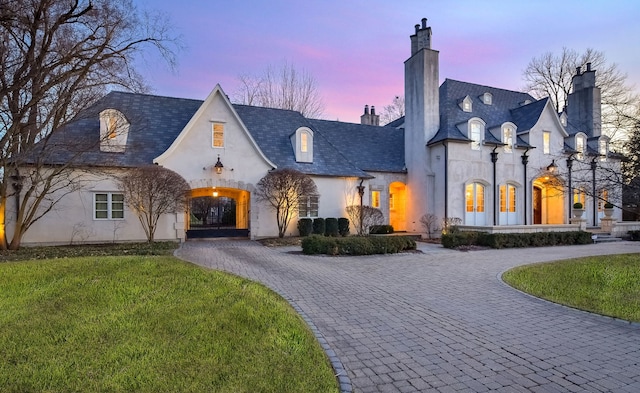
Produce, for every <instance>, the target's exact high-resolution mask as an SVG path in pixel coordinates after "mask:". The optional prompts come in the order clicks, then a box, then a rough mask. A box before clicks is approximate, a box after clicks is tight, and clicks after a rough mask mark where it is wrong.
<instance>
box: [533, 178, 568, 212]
mask: <svg viewBox="0 0 640 393" xmlns="http://www.w3.org/2000/svg"><path fill="white" fill-rule="evenodd" d="M564 198H565V196H564V189H563V187H562V182H561V181H560V180H559V179H558V178H555V177H552V176H543V177H539V178H537V179H536V180H535V181H534V182H533V192H532V201H531V202H532V215H533V217H532V218H533V220H532V221H533V223H534V224H564V221H565V203H564V201H565V199H564Z"/></svg>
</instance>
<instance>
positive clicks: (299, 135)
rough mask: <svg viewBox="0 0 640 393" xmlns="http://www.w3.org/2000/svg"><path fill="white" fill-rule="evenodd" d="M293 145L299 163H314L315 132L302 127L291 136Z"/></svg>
mask: <svg viewBox="0 0 640 393" xmlns="http://www.w3.org/2000/svg"><path fill="white" fill-rule="evenodd" d="M291 144H292V145H293V148H294V150H295V152H296V161H297V162H313V131H311V129H309V128H307V127H300V128H298V129H297V130H296V132H295V134H293V135H291Z"/></svg>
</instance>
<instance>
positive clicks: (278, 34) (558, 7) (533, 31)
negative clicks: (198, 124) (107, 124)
mask: <svg viewBox="0 0 640 393" xmlns="http://www.w3.org/2000/svg"><path fill="white" fill-rule="evenodd" d="M134 2H135V3H136V4H137V5H138V6H139V7H140V8H141V9H143V8H148V9H156V10H159V11H162V12H164V13H166V14H167V15H168V16H169V18H170V20H171V24H172V26H173V28H174V31H175V33H176V34H179V35H181V36H182V42H183V43H184V45H185V49H184V50H182V51H181V52H180V53H179V64H178V67H177V69H176V71H175V72H171V71H169V70H168V69H167V67H165V66H163V65H162V64H161V62H159V61H156V60H154V59H153V58H150V59H147V61H146V62H145V63H143V65H142V66H141V67H140V71H141V73H142V74H143V76H144V77H145V78H146V79H147V81H148V82H149V84H150V85H151V87H152V89H153V93H154V94H159V95H167V96H173V97H185V98H196V99H204V98H206V97H207V95H208V94H209V92H210V91H211V90H212V89H213V87H214V86H215V85H216V84H217V83H219V84H220V85H221V86H222V88H223V90H224V91H225V92H226V93H227V94H228V95H233V92H234V91H235V90H236V89H237V87H238V81H237V80H238V76H239V75H240V74H259V73H260V72H261V71H263V70H264V69H265V68H266V67H267V66H268V65H274V66H278V65H281V64H283V63H284V62H289V63H292V64H293V65H294V66H295V67H296V68H297V69H300V70H302V69H304V70H306V71H308V72H309V73H311V74H312V75H313V76H314V77H315V78H316V81H317V84H318V87H319V90H320V93H321V95H322V97H323V100H324V103H325V111H324V116H323V118H325V119H329V120H341V121H347V122H359V119H360V115H361V114H362V111H363V108H364V105H365V104H368V105H375V106H376V108H377V109H378V112H380V110H382V108H383V107H384V106H385V105H388V104H390V103H391V101H392V99H393V97H394V96H395V95H401V94H403V83H404V82H403V70H404V61H405V60H406V59H407V58H408V57H409V55H410V41H409V36H410V35H411V34H413V33H414V25H416V24H419V23H420V20H421V19H422V18H423V17H426V18H427V19H428V25H429V26H431V27H432V29H433V39H432V48H433V49H435V50H438V51H439V52H440V80H441V82H442V81H443V80H444V79H445V78H450V79H457V80H461V81H465V82H472V83H478V84H483V85H489V86H494V87H500V88H505V89H511V90H521V89H522V87H523V85H524V82H523V79H522V71H523V69H524V68H525V67H526V66H527V64H528V63H529V61H530V60H531V59H532V58H533V57H534V56H539V55H541V54H543V53H545V52H549V51H551V52H553V53H560V51H561V50H562V48H563V47H567V48H571V49H575V50H578V51H584V50H585V49H587V48H594V49H597V50H601V51H603V52H605V54H606V56H607V59H608V60H609V61H610V62H615V63H617V64H618V66H619V68H620V69H621V70H622V71H623V72H625V73H627V74H628V76H629V81H630V83H631V84H633V85H635V86H636V90H638V89H640V22H638V19H639V17H640V1H638V0H601V1H600V0H598V1H595V0H594V1H584V0H583V1H577V0H563V1H558V0H555V1H547V0H536V1H514V0H486V1H474V0H458V1H452V0H406V1H405V0H397V1H390V0H368V1H361V0H340V1H336V0H325V1H299V0H269V1H258V0H255V1H249V0H234V1H223V0H213V1H206V0H182V1H175V0H172V1H169V0H134ZM596 71H597V70H596Z"/></svg>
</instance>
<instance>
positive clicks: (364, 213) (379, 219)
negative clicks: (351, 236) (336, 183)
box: [347, 205, 384, 236]
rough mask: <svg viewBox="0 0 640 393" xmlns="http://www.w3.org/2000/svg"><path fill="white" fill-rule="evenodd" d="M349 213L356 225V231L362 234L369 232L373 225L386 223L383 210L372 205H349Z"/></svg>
mask: <svg viewBox="0 0 640 393" xmlns="http://www.w3.org/2000/svg"><path fill="white" fill-rule="evenodd" d="M347 215H348V216H349V219H350V220H351V222H352V223H353V224H354V225H355V226H356V232H357V233H358V235H360V236H365V235H367V234H369V229H371V227H372V226H374V225H382V224H384V214H382V211H381V210H380V209H376V208H375V207H371V206H360V205H350V206H347ZM361 219H362V221H361Z"/></svg>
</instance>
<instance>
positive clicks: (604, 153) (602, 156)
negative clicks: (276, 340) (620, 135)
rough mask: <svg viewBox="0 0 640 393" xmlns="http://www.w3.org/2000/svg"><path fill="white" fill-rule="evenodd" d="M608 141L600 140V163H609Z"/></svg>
mask: <svg viewBox="0 0 640 393" xmlns="http://www.w3.org/2000/svg"><path fill="white" fill-rule="evenodd" d="M607 150H608V146H607V141H606V140H605V139H600V141H598V154H599V155H600V161H607Z"/></svg>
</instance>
